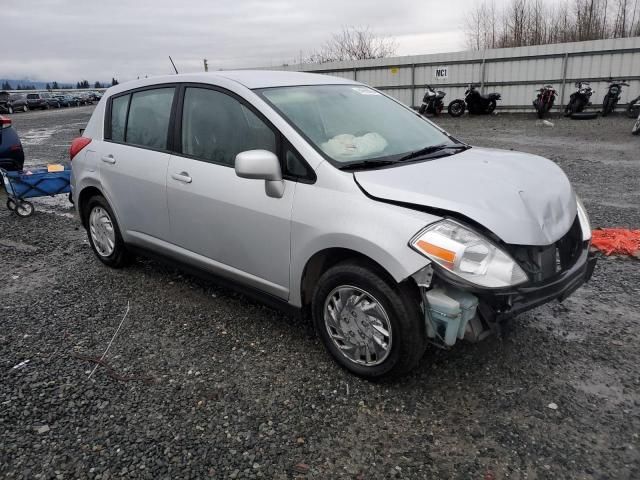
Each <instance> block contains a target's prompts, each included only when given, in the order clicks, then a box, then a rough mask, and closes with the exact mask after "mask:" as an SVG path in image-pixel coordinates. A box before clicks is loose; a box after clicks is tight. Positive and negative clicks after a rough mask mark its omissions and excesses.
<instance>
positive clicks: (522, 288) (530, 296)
mask: <svg viewBox="0 0 640 480" xmlns="http://www.w3.org/2000/svg"><path fill="white" fill-rule="evenodd" d="M596 261H597V259H596V257H595V255H593V254H592V253H590V252H589V248H588V244H587V245H586V247H585V248H583V250H582V252H581V253H580V257H579V258H578V259H577V261H576V263H575V264H574V265H573V266H572V267H571V268H569V269H567V270H566V271H564V272H560V273H559V274H558V275H557V276H555V277H553V278H551V279H549V280H546V281H543V282H539V283H535V284H525V285H519V286H517V287H514V288H512V289H509V290H500V291H494V292H491V293H478V298H479V299H480V305H479V308H480V313H481V314H482V316H483V317H484V318H485V319H486V320H487V321H493V322H500V321H503V320H506V319H509V318H512V317H514V316H515V315H518V314H520V313H522V312H525V311H527V310H531V309H532V308H535V307H538V306H540V305H543V304H545V303H548V302H550V301H551V300H558V301H559V302H562V301H564V300H565V299H566V298H567V297H569V296H570V295H571V294H572V293H573V292H575V291H576V290H577V289H578V288H579V287H580V286H581V285H582V284H584V283H585V282H587V281H589V279H590V278H591V275H592V274H593V270H594V268H595V266H596Z"/></svg>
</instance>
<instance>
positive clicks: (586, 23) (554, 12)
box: [465, 0, 640, 50]
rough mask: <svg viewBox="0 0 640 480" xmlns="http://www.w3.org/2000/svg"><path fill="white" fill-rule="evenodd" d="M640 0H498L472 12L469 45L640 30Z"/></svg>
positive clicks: (568, 38)
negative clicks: (501, 2)
mask: <svg viewBox="0 0 640 480" xmlns="http://www.w3.org/2000/svg"><path fill="white" fill-rule="evenodd" d="M639 6H640V0H510V1H509V2H508V3H506V4H505V5H504V6H503V8H502V9H499V10H496V8H495V3H494V0H485V1H482V2H478V3H476V4H475V7H474V8H473V10H472V11H471V14H470V15H468V17H467V19H468V20H467V24H466V32H465V33H466V40H467V45H468V46H469V48H471V49H474V50H481V49H484V48H500V47H520V46H526V45H543V44H547V43H559V42H579V41H584V40H596V39H599V38H617V37H630V36H634V35H640V8H639Z"/></svg>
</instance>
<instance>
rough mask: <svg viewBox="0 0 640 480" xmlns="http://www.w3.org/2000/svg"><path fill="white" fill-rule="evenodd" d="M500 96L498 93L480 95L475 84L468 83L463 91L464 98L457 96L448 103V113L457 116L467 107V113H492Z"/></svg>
mask: <svg viewBox="0 0 640 480" xmlns="http://www.w3.org/2000/svg"><path fill="white" fill-rule="evenodd" d="M500 98H501V95H500V94H499V93H490V94H488V95H482V94H481V93H480V92H479V91H478V90H477V85H469V88H468V89H467V91H466V92H464V100H462V99H459V98H458V99H456V100H454V101H452V102H451V103H450V104H449V108H448V111H449V115H451V116H452V117H459V116H460V115H462V114H463V113H464V111H465V109H467V108H468V109H469V113H471V114H474V115H481V114H488V113H492V112H493V111H494V110H495V109H496V102H497V101H498V100H500Z"/></svg>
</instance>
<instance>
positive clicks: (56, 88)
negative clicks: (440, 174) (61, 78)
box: [51, 82, 60, 90]
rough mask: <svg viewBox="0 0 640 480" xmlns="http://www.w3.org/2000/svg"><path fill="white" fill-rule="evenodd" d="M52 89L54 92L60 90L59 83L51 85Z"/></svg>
mask: <svg viewBox="0 0 640 480" xmlns="http://www.w3.org/2000/svg"><path fill="white" fill-rule="evenodd" d="M51 88H52V89H53V90H59V89H60V86H59V85H58V82H53V83H52V84H51Z"/></svg>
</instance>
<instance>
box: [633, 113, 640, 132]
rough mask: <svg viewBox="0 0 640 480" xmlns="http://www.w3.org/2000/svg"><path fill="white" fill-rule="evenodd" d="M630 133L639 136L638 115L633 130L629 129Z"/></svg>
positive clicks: (639, 124)
mask: <svg viewBox="0 0 640 480" xmlns="http://www.w3.org/2000/svg"><path fill="white" fill-rule="evenodd" d="M631 133H632V134H633V135H640V113H639V114H638V119H637V120H636V123H635V124H634V125H633V128H632V129H631Z"/></svg>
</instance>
